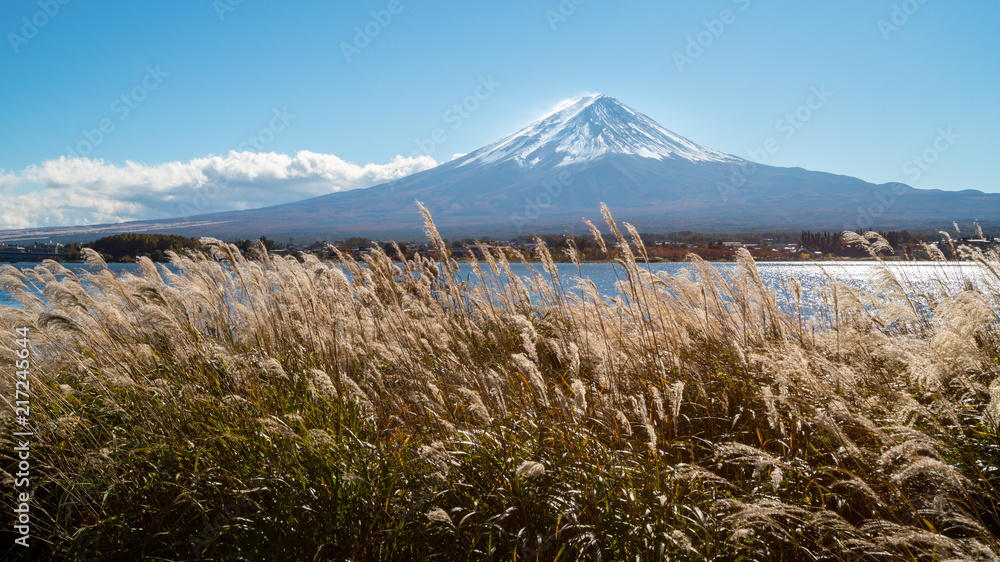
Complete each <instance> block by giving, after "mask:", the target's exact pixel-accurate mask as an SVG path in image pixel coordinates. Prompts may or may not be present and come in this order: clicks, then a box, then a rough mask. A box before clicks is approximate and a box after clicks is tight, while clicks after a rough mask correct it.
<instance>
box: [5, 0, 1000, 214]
mask: <svg viewBox="0 0 1000 562" xmlns="http://www.w3.org/2000/svg"><path fill="white" fill-rule="evenodd" d="M64 2H65V3H64ZM640 8H641V9H640ZM0 14H2V16H3V17H0V21H3V22H5V24H4V25H5V27H4V28H3V31H4V34H5V39H6V45H5V46H4V47H3V48H2V49H0V51H2V52H0V65H2V68H3V70H4V71H5V75H7V76H19V77H23V78H21V79H18V80H12V81H10V82H9V83H8V85H7V88H5V89H3V90H2V91H0V103H2V104H3V107H5V108H8V111H5V112H3V113H2V114H0V126H2V127H3V130H5V131H6V132H7V133H8V135H7V137H6V138H7V142H6V143H5V145H4V150H3V151H2V152H0V193H2V195H3V198H4V204H3V205H2V206H0V229H6V228H26V227H36V226H60V225H81V224H95V223H114V222H120V221H125V220H139V219H156V218H169V217H176V216H180V215H181V214H182V209H183V208H184V207H185V206H186V207H187V208H189V209H190V208H192V207H194V205H193V203H194V202H196V201H197V202H200V201H202V200H203V201H204V204H203V205H201V206H200V207H198V208H197V210H198V211H199V212H214V211H226V210H239V209H249V208H257V207H263V206H268V205H275V204H281V203H287V202H292V201H298V200H301V199H305V198H308V197H313V196H316V195H322V194H326V193H331V192H336V191H343V190H350V189H357V188H363V187H368V186H372V185H376V184H379V183H383V182H387V181H392V180H395V179H399V178H401V177H404V176H406V175H409V174H411V173H414V172H418V171H421V170H424V169H428V168H430V167H433V166H434V165H436V164H440V163H443V162H447V161H449V160H451V159H452V158H453V157H454V156H455V155H461V154H464V153H468V152H472V151H474V150H476V149H478V148H480V147H482V146H484V145H487V144H489V143H490V142H493V141H495V140H496V139H498V138H501V137H503V136H504V135H508V134H510V133H512V132H514V131H515V130H517V129H519V128H520V127H522V126H524V125H526V124H528V123H529V122H531V121H533V120H535V119H537V118H538V117H540V116H542V115H543V114H544V113H546V112H547V111H549V110H551V109H552V108H554V107H555V106H556V105H557V104H558V103H559V102H560V101H562V100H565V99H567V98H573V97H577V96H579V95H583V94H585V93H590V92H601V93H604V94H608V95H610V96H614V97H616V98H618V99H620V100H622V101H623V102H625V103H627V104H629V105H630V106H632V107H635V108H637V109H638V110H640V111H642V112H644V113H646V114H647V115H649V116H650V117H652V118H653V119H655V120H656V121H658V122H659V123H661V124H662V125H663V126H664V127H667V128H669V129H670V130H671V131H674V132H676V133H678V134H680V135H683V136H685V137H687V138H690V139H692V140H693V141H695V142H697V143H700V144H702V145H705V146H708V147H711V148H712V149H715V150H719V151H721V152H725V153H729V154H733V155H736V156H738V157H741V158H749V159H755V160H759V159H760V158H759V157H757V155H762V156H764V157H766V159H767V163H768V164H771V165H776V166H790V167H803V168H806V169H811V170H819V171H826V172H833V173H837V174H845V175H851V176H855V177H859V178H862V179H865V180H867V181H871V182H875V183H882V182H895V181H899V182H904V183H907V184H909V185H912V186H914V187H917V188H925V189H926V188H935V189H945V190H960V189H979V190H982V191H986V192H1000V183H998V180H997V179H996V177H995V174H993V173H992V169H991V168H990V166H991V163H992V151H993V150H994V149H995V148H996V147H997V146H1000V107H998V106H997V104H996V103H995V92H996V90H997V86H998V82H1000V76H998V75H997V73H996V72H992V71H991V69H995V68H1000V48H998V47H1000V38H998V37H997V36H996V34H994V33H993V31H992V29H991V28H992V25H991V23H992V22H995V21H996V19H997V16H1000V4H997V3H996V2H970V3H966V4H963V5H960V6H955V5H948V4H945V3H943V2H939V1H935V0H923V1H920V0H907V1H882V0H879V1H876V2H862V1H860V0H852V1H848V2H843V3H839V4H835V5H834V4H822V5H816V4H810V5H799V4H796V3H793V2H791V0H784V1H781V2H773V3H766V4H765V3H759V2H757V1H756V0H726V1H720V2H715V3H713V4H711V5H699V6H695V7H692V6H687V5H682V4H680V3H679V2H666V3H654V2H651V1H650V2H641V3H639V5H638V6H630V7H628V9H625V8H623V7H622V6H620V5H611V4H603V3H598V2H593V1H588V0H563V1H562V2H556V1H552V2H546V3H541V4H537V3H531V2H527V1H516V2H510V3H505V4H503V5H472V6H465V5H463V6H461V8H460V9H459V8H456V7H454V6H439V5H423V4H419V3H414V2H412V1H409V0H390V1H378V2H363V3H359V4H357V5H351V6H343V5H336V6H334V5H329V4H327V3H321V2H319V1H307V2H301V3H298V4H297V5H296V8H295V9H291V8H289V7H288V6H287V5H286V6H275V5H261V4H254V3H250V2H241V1H238V0H217V1H214V2H210V1H205V2H200V3H189V4H185V5H183V6H178V5H154V4H134V3H126V2H122V1H112V2H107V3H102V4H101V5H97V6H94V5H89V4H84V3H75V2H69V1H68V0H62V1H60V0H51V1H46V0H42V1H37V0H36V1H21V0H18V1H13V2H8V3H5V4H4V6H2V7H0ZM41 69H44V72H43V71H42V70H41ZM817 91H824V92H829V93H830V95H829V100H828V101H826V102H825V103H822V104H818V103H817V98H816V94H815V92H817ZM772 138H773V139H777V140H779V141H780V150H776V151H773V152H772V151H765V147H766V146H768V145H767V141H768V139H772ZM915 159H916V160H915ZM219 178H224V179H225V181H224V185H223V188H222V189H219V190H215V192H214V193H213V194H210V195H211V196H210V197H205V196H204V194H203V191H200V190H204V188H205V187H206V186H207V185H210V184H213V182H214V183H215V184H218V180H219ZM199 195H202V198H201V199H199V198H198V197H199Z"/></svg>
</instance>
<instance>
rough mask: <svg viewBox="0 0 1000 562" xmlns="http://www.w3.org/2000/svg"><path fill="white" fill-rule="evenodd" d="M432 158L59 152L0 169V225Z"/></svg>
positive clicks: (202, 198) (276, 200)
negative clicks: (114, 156) (185, 158)
mask: <svg viewBox="0 0 1000 562" xmlns="http://www.w3.org/2000/svg"><path fill="white" fill-rule="evenodd" d="M436 165H437V163H436V162H435V161H434V159H433V158H431V157H429V156H420V157H416V158H412V157H411V158H407V157H403V156H397V157H396V158H394V159H393V160H392V161H391V162H389V163H388V164H366V165H364V166H360V165H358V164H354V163H351V162H347V161H344V160H342V159H340V158H338V157H336V156H334V155H332V154H318V153H315V152H309V151H305V150H304V151H301V152H299V153H298V154H296V155H295V156H289V155H287V154H275V153H273V152H268V153H257V152H235V151H233V152H230V153H229V154H228V155H226V156H208V157H205V158H196V159H194V160H191V161H189V162H167V163H164V164H157V165H146V164H142V163H137V162H131V161H130V162H126V163H125V165H123V166H119V165H115V164H110V163H107V162H105V161H103V160H99V159H98V160H91V159H89V158H67V157H65V156H63V157H61V158H59V159H58V160H48V161H46V162H43V163H41V164H38V165H32V166H28V167H27V168H25V169H24V170H22V171H21V172H20V173H12V172H8V171H5V170H2V169H0V193H4V198H3V205H2V206H0V229H15V228H31V227H41V226H77V225H88V224H100V223H116V222H122V221H129V220H142V219H161V218H171V217H178V216H185V215H191V214H201V213H212V212H220V211H231V210H240V209H253V208H258V207H266V206H269V205H280V204H282V203H290V202H293V201H299V200H302V199H307V198H309V197H315V196H317V195H324V194H327V193H334V192H337V191H347V190H351V189H359V188H364V187H370V186H373V185H377V184H380V183H385V182H389V181H393V180H396V179H399V178H402V177H404V176H408V175H410V174H414V173H416V172H420V171H423V170H426V169H429V168H432V167H434V166H436ZM14 188H20V189H17V190H16V192H15V190H14Z"/></svg>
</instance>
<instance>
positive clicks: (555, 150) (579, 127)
mask: <svg viewBox="0 0 1000 562" xmlns="http://www.w3.org/2000/svg"><path fill="white" fill-rule="evenodd" d="M607 154H626V155H634V156H639V157H642V158H652V159H656V160H663V159H664V158H683V159H685V160H690V161H696V162H735V161H739V158H736V157H735V156H730V155H728V154H724V153H722V152H718V151H715V150H712V149H710V148H708V147H705V146H702V145H700V144H697V143H695V142H692V141H690V140H688V139H686V138H684V137H682V136H680V135H678V134H676V133H673V132H671V131H668V130H667V129H665V128H663V127H661V126H660V125H659V124H657V123H656V122H655V121H653V120H652V119H650V118H649V117H647V116H645V115H643V114H642V113H639V112H638V111H635V110H633V109H632V108H630V107H628V106H626V105H625V104H623V103H621V102H619V101H618V100H616V99H614V98H610V97H608V96H605V95H603V94H594V95H590V96H586V97H582V98H578V99H574V100H570V101H567V102H564V103H562V104H560V105H559V106H558V107H557V108H556V109H555V110H554V111H553V112H552V113H550V114H549V115H547V116H545V117H543V118H542V119H540V120H538V121H536V122H534V123H532V124H531V125H528V126H527V127H525V128H523V129H521V130H520V131H518V132H516V133H514V134H512V135H509V136H507V137H504V138H502V139H500V140H498V141H496V142H494V143H492V144H489V145H487V146H485V147H483V148H481V149H479V150H477V151H475V152H472V153H470V154H469V155H467V156H465V157H463V158H461V162H460V163H459V164H458V165H459V166H467V165H469V164H495V163H500V162H507V161H513V162H516V163H517V164H518V165H520V166H521V167H524V168H532V167H535V166H537V165H539V164H546V165H549V166H554V167H559V166H566V165H569V164H573V163H577V162H586V161H590V160H594V159H596V158H599V157H601V156H604V155H607Z"/></svg>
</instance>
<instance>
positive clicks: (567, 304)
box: [0, 210, 1000, 561]
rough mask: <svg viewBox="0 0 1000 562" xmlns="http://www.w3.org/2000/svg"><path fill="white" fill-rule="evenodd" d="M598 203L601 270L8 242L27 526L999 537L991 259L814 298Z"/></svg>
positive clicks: (710, 550) (908, 541) (282, 542)
mask: <svg viewBox="0 0 1000 562" xmlns="http://www.w3.org/2000/svg"><path fill="white" fill-rule="evenodd" d="M605 214H606V217H607V219H608V223H609V226H610V227H611V228H612V230H613V232H614V237H615V238H616V240H615V241H616V242H618V243H619V244H620V245H621V247H622V248H625V249H626V250H625V251H624V252H625V253H624V257H623V259H622V260H621V261H620V262H619V266H618V272H619V274H620V276H621V282H620V290H621V293H620V294H619V295H617V296H616V297H615V298H613V299H607V298H602V297H601V296H599V295H598V294H597V292H596V289H595V288H594V286H593V285H592V284H590V283H588V282H583V283H582V284H580V285H579V286H569V285H568V284H567V280H565V279H560V278H559V276H558V272H557V271H556V269H555V267H554V265H553V263H552V260H551V258H550V257H549V256H547V254H546V252H545V251H544V250H543V251H542V257H543V259H542V262H543V263H542V265H541V266H540V267H539V268H537V269H538V270H539V271H538V272H537V273H535V274H533V275H532V277H533V278H532V280H531V282H530V283H523V282H522V281H521V280H519V279H518V278H516V277H515V276H514V275H513V274H512V273H511V271H510V268H509V266H508V263H507V261H506V258H505V257H504V256H502V255H497V256H493V255H487V256H485V257H484V258H485V261H484V263H482V264H475V267H474V269H475V271H476V279H474V280H472V281H471V282H469V281H467V280H466V279H462V278H459V277H458V275H457V265H456V263H454V262H453V261H450V260H445V261H443V262H440V263H435V262H433V261H430V260H426V259H421V258H419V257H417V258H416V259H415V260H413V261H407V262H404V263H401V264H397V263H394V262H393V261H392V260H390V259H389V258H388V257H386V255H385V254H384V252H381V251H380V250H379V249H377V248H376V249H375V250H374V251H373V252H372V253H371V254H370V255H367V256H365V257H364V261H365V264H366V267H362V266H361V264H358V263H357V262H355V261H353V260H352V259H351V258H350V256H340V259H341V260H342V261H343V264H344V265H343V268H344V269H346V270H347V274H346V275H345V273H344V270H343V269H342V267H341V266H339V265H331V264H328V263H321V262H320V261H319V260H317V259H315V258H313V257H309V256H306V258H305V260H306V261H305V262H304V263H300V262H298V261H296V260H294V259H291V258H289V259H278V258H272V257H270V256H268V255H267V254H266V252H263V251H261V252H259V255H258V256H257V258H258V259H257V260H255V261H248V260H246V259H245V258H244V257H243V256H242V255H241V254H240V252H239V251H238V250H237V249H236V248H234V247H233V246H231V245H226V244H223V243H220V242H218V241H212V240H203V241H202V242H203V244H205V245H206V247H207V248H208V249H209V250H210V251H211V252H212V257H213V258H214V259H210V258H208V257H206V256H205V255H204V254H202V253H190V254H187V255H177V254H171V256H170V257H171V260H172V262H173V263H174V264H175V265H176V267H177V270H176V272H171V271H169V270H167V269H165V268H157V267H156V266H155V265H154V264H153V263H152V262H151V261H149V260H148V259H142V260H140V265H141V273H140V274H139V275H123V276H118V277H116V276H114V275H112V274H111V273H110V272H109V271H108V270H106V269H103V268H100V267H99V266H100V265H101V263H102V262H101V259H100V257H99V256H98V255H97V254H95V253H93V252H92V251H87V250H84V253H85V254H86V255H87V256H88V257H89V260H90V262H91V263H93V264H96V265H97V266H98V268H97V269H96V272H95V273H93V274H91V275H89V276H87V277H85V278H78V277H76V276H74V275H73V274H72V273H71V272H69V271H68V270H65V269H64V268H62V267H61V266H59V265H58V264H56V263H54V262H47V263H44V264H43V265H41V266H39V267H37V268H35V269H33V270H26V271H24V272H23V273H22V272H19V271H18V270H16V269H14V268H12V267H10V266H6V267H3V268H2V269H0V284H2V286H4V287H5V288H7V289H8V290H17V291H18V292H17V296H18V298H19V300H20V302H21V303H22V306H23V308H22V309H11V308H0V326H2V328H3V330H4V333H5V334H7V336H5V343H4V344H3V345H2V346H0V362H2V364H3V369H4V372H5V373H7V372H12V370H13V363H14V360H15V354H14V349H16V347H15V346H14V344H13V340H14V338H15V337H17V336H16V335H15V334H14V330H15V329H16V328H18V327H21V326H27V327H30V329H31V331H30V334H31V336H30V337H31V349H32V354H33V355H32V357H33V361H34V364H35V370H34V371H33V374H32V376H33V377H34V378H33V380H32V385H31V391H32V403H31V412H32V414H31V415H32V420H33V422H34V425H33V429H34V432H35V434H36V436H35V437H34V439H35V441H34V442H33V444H32V452H31V457H32V459H33V463H34V464H32V471H34V472H33V474H32V486H33V488H32V489H33V496H32V500H31V501H32V502H33V508H32V514H33V523H32V524H33V527H32V529H33V530H32V534H33V543H32V547H31V548H30V551H29V552H30V554H31V555H32V556H34V557H36V558H37V559H47V560H141V559H150V560H348V559H349V560H428V559H431V560H433V559H440V560H449V561H454V560H490V559H492V560H557V559H558V560H574V559H588V560H626V559H628V560H664V559H671V560H949V559H974V560H996V559H998V558H1000V556H998V554H997V553H998V552H1000V540H998V537H1000V491H998V489H997V485H998V483H1000V468H998V467H1000V448H998V446H1000V440H998V438H997V432H996V427H995V424H996V422H997V421H998V420H1000V408H998V404H996V403H991V396H993V397H995V398H996V399H997V400H998V401H1000V383H996V382H995V380H996V378H997V361H998V357H1000V355H998V354H1000V343H998V340H997V326H996V315H995V313H994V310H996V307H997V306H998V305H1000V256H998V255H996V254H989V255H983V254H982V253H979V252H978V251H977V250H974V249H969V250H965V251H964V252H965V256H966V257H968V258H970V259H974V260H976V261H977V263H978V264H979V265H980V267H981V269H982V271H983V275H982V276H981V277H977V278H976V282H974V281H973V279H968V280H964V279H957V281H960V282H959V283H958V287H959V288H958V289H956V290H951V289H949V287H951V286H953V285H954V283H951V284H946V283H944V282H952V281H956V279H954V278H953V277H954V276H955V275H959V273H955V272H954V271H953V270H951V269H948V268H945V267H942V268H941V279H940V281H942V283H940V284H937V285H930V286H929V289H928V286H924V285H922V286H920V287H916V286H909V285H908V284H907V281H906V280H905V279H900V278H898V277H896V276H894V275H893V274H892V271H891V270H890V269H889V268H888V266H883V269H882V274H881V275H880V276H879V278H878V279H876V280H874V281H875V282H876V286H877V291H876V293H875V294H867V293H863V292H860V291H858V290H857V289H855V288H851V287H848V286H844V285H835V284H834V285H831V286H830V287H828V288H827V289H825V290H824V299H825V302H826V307H825V308H824V309H823V310H821V311H808V310H804V309H803V308H802V307H803V305H802V303H803V295H802V289H801V287H799V286H798V284H797V283H796V282H795V281H791V282H790V285H789V287H788V292H789V296H788V298H787V299H785V300H781V299H779V297H778V296H777V295H776V294H775V292H774V291H772V290H769V289H768V288H767V287H765V285H764V284H763V282H762V281H761V279H760V277H759V276H758V274H757V271H756V268H755V266H754V263H753V261H752V259H750V257H749V255H748V254H747V253H746V252H741V253H740V254H739V258H740V259H739V267H738V273H737V274H735V275H733V276H730V277H724V276H723V275H722V274H720V273H719V272H718V271H716V270H715V269H714V268H712V267H710V266H708V265H706V264H705V263H704V262H703V261H701V260H700V259H699V258H697V257H693V258H691V261H690V268H689V273H687V274H683V275H678V276H669V275H666V274H664V273H657V274H652V273H651V272H649V271H648V270H647V269H645V268H644V267H643V264H642V262H643V260H644V256H643V250H642V247H641V245H639V253H638V255H632V254H631V253H629V252H628V250H627V248H629V243H628V242H629V241H628V240H627V239H626V236H625V235H624V234H623V233H621V232H620V231H619V228H618V226H617V225H616V224H615V223H614V222H613V221H612V219H611V217H610V215H608V214H607V212H606V210H605ZM426 218H427V225H428V235H429V237H430V239H431V241H432V242H433V243H434V244H435V245H437V246H438V247H439V249H440V252H439V255H442V256H444V255H447V253H446V252H445V248H444V242H443V241H442V240H441V238H440V237H439V236H438V235H437V232H436V230H435V229H434V226H433V223H432V222H431V221H430V217H429V216H427V217H426ZM626 226H627V225H626ZM592 230H593V232H594V235H595V237H596V238H597V239H598V240H600V234H599V233H598V232H597V229H596V228H593V229H592ZM627 231H631V229H629V228H627ZM635 234H636V233H634V232H632V235H635ZM854 241H855V242H859V243H862V244H864V245H867V247H868V248H869V249H870V250H871V251H872V253H873V254H878V253H879V251H880V250H881V248H880V246H881V245H882V244H883V241H882V240H881V239H879V238H878V237H877V236H871V237H869V238H868V239H861V238H860V237H857V238H856V239H855V240H854ZM600 243H601V244H603V243H604V242H603V240H602V241H601V242H600ZM935 250H936V249H934V248H928V251H930V252H932V253H934V252H935ZM956 251H957V249H956ZM935 255H939V253H938V254H935ZM543 272H545V275H543ZM549 276H551V277H549ZM550 279H551V281H550ZM961 281H965V282H964V283H962V282H961ZM27 284H34V285H36V286H44V296H45V300H44V301H43V300H40V299H38V298H36V297H34V296H32V294H31V293H30V292H28V291H23V290H20V289H21V288H23V287H24V286H25V285H27ZM782 302H787V303H788V304H787V305H782V304H780V303H782ZM3 385H4V387H3V396H4V398H5V399H6V400H7V401H11V397H13V395H14V385H13V382H12V379H11V378H10V377H5V378H4V380H3ZM2 415H3V416H4V417H3V419H2V424H3V428H2V434H0V435H2V439H3V440H4V444H3V446H2V449H0V450H2V452H0V455H2V456H3V462H4V469H5V470H6V471H7V473H5V474H4V475H3V478H4V479H5V482H4V484H3V485H4V486H5V487H7V488H8V489H9V490H12V489H13V481H12V478H11V476H10V473H13V470H12V469H13V467H14V466H15V462H16V459H15V454H14V451H13V448H14V443H12V441H11V439H12V438H11V435H12V432H14V431H16V430H17V428H18V427H19V426H17V425H15V423H14V420H13V419H12V416H13V408H5V409H4V411H3V414H2ZM0 497H2V498H3V505H2V509H3V511H4V512H5V513H8V514H9V513H11V512H12V510H13V507H14V506H13V504H12V501H13V498H12V494H9V493H7V492H6V491H5V492H4V494H3V495H2V496H0ZM8 544H9V543H6V544H4V545H3V548H6V547H7V545H8ZM17 548H20V547H17ZM14 553H15V554H23V553H24V552H23V551H14Z"/></svg>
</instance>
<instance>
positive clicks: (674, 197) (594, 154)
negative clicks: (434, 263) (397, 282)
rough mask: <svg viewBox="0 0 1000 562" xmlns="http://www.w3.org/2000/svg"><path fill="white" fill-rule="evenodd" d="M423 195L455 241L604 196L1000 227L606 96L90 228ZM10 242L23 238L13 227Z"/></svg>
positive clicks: (700, 221)
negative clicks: (690, 129) (235, 204)
mask: <svg viewBox="0 0 1000 562" xmlns="http://www.w3.org/2000/svg"><path fill="white" fill-rule="evenodd" d="M418 200H419V201H421V202H423V203H424V204H425V205H426V206H427V208H428V209H429V210H430V211H431V213H432V215H433V216H434V220H435V223H436V224H437V227H438V229H439V230H440V231H441V233H442V234H443V235H444V236H447V237H462V236H480V237H481V236H492V237H503V236H509V235H514V234H532V233H543V232H544V233H552V232H563V231H567V230H570V231H574V232H581V231H582V230H583V223H582V220H581V217H586V218H590V219H592V220H595V222H596V221H599V220H600V213H599V205H600V203H601V202H604V203H607V205H608V206H609V207H610V208H611V211H612V213H613V214H614V215H615V217H616V218H617V219H619V220H623V221H628V222H631V223H632V224H634V225H635V226H636V227H637V228H639V229H640V230H642V231H647V232H668V231H677V230H698V231H702V232H741V231H742V232H747V231H762V230H771V231H774V230H798V229H811V230H823V229H829V230H845V229H850V230H854V229H857V228H869V227H875V228H882V229H887V228H911V229H912V228H922V227H940V226H944V225H948V224H950V223H951V221H969V220H976V219H978V220H980V222H981V223H983V224H984V225H991V224H996V223H1000V194H986V193H983V192H980V191H973V190H966V191H940V190H919V189H914V188H912V187H909V186H906V185H904V184H901V183H892V184H882V185H875V184H872V183H868V182H866V181H863V180H860V179H857V178H852V177H848V176H842V175H834V174H829V173H824V172H813V171H808V170H804V169H801V168H779V167H774V166H767V165H763V164H757V163H755V162H752V161H749V160H745V159H742V158H738V157H736V156H732V155H729V154H725V153H722V152H719V151H716V150H713V149H711V148H708V147H705V146H702V145H700V144H697V143H695V142H693V141H691V140H688V139H686V138H684V137H682V136H680V135H678V134H676V133H673V132H671V131H669V130H667V129H665V128H664V127H662V126H660V125H659V124H657V123H656V122H655V121H653V120H652V119H650V118H649V117H647V116H645V115H643V114H642V113H639V112H638V111H636V110H634V109H632V108H630V107H628V106H626V105H624V104H622V103H621V102H619V101H618V100H616V99H614V98H610V97H607V96H604V95H592V96H587V97H583V98H579V99H575V100H572V101H569V102H566V103H563V104H562V105H560V106H559V107H558V108H556V110H555V111H553V112H552V113H551V114H549V115H547V116H546V117H544V118H542V119H541V120H539V121H536V122H535V123H532V124H530V125H528V126H527V127H525V128H523V129H521V130H519V131H517V132H516V133H513V134H511V135H509V136H506V137H504V138H501V139H500V140H497V141H496V142H493V143H491V144H489V145H487V146H484V147H483V148H480V149H479V150H476V151H474V152H471V153H469V154H466V155H465V156H462V157H459V158H456V159H454V160H452V161H450V162H447V163H444V164H441V165H439V166H437V167H435V168H432V169H430V170H426V171H423V172H420V173H417V174H413V175H411V176H407V177H405V178H402V179H399V180H396V181H394V182H391V183H386V184H381V185H377V186H374V187H370V188H367V189H357V190H353V191H346V192H337V193H331V194H329V195H323V196H320V197H314V198H311V199H307V200H304V201H299V202H296V203H290V204H285V205H280V206H275V207H267V208H263V209H256V210H249V211H234V212H225V213H215V214H207V215H199V216H195V217H190V218H187V219H174V220H161V221H139V222H132V223H123V224H118V225H107V226H101V227H88V231H89V232H90V234H91V236H93V237H97V236H98V235H105V234H108V233H115V232H137V231H147V232H166V233H176V234H185V235H189V236H190V235H208V236H216V237H220V238H227V239H233V238H235V237H254V236H259V235H261V234H264V235H267V236H269V237H279V238H288V237H296V238H300V239H312V240H315V239H327V240H334V239H338V238H344V237H348V236H372V237H379V238H386V237H392V238H396V239H414V238H419V237H420V236H421V233H422V223H421V219H420V214H419V213H418V211H417V208H416V205H415V203H414V202H415V201H418ZM60 230H64V231H67V232H60ZM68 231H72V233H70V232H68ZM31 232H32V234H33V235H35V237H38V236H45V237H49V238H53V239H58V238H67V237H73V236H75V237H76V238H77V239H79V237H80V236H81V233H80V229H78V228H77V229H34V230H33V231H31ZM0 239H10V237H9V236H8V233H5V232H0ZM22 239H23V237H22Z"/></svg>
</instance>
